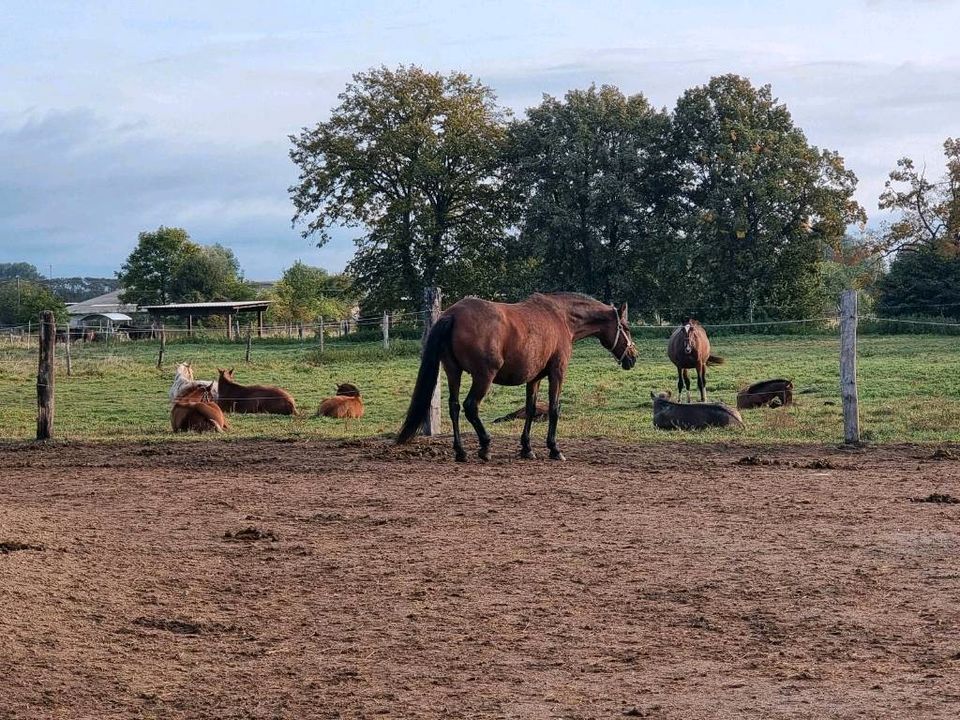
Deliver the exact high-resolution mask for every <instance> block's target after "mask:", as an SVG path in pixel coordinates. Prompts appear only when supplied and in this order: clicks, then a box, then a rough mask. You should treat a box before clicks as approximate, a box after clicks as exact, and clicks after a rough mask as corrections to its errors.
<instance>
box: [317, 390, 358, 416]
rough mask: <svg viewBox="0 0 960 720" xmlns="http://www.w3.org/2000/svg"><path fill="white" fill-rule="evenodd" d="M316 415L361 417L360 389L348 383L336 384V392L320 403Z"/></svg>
mask: <svg viewBox="0 0 960 720" xmlns="http://www.w3.org/2000/svg"><path fill="white" fill-rule="evenodd" d="M317 415H322V416H323V417H332V418H361V417H363V398H362V397H360V389H359V388H358V387H357V386H356V385H351V384H350V383H341V384H340V385H337V394H336V395H335V396H334V397H331V398H327V399H326V400H324V401H323V402H322V403H320V407H319V408H317Z"/></svg>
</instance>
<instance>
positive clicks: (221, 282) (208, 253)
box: [170, 243, 256, 302]
mask: <svg viewBox="0 0 960 720" xmlns="http://www.w3.org/2000/svg"><path fill="white" fill-rule="evenodd" d="M170 288H171V297H173V298H175V299H176V301H177V302H209V301H216V300H249V299H252V298H253V297H254V296H255V295H256V291H255V290H254V289H253V287H252V286H250V285H249V284H247V283H245V282H244V281H243V278H242V274H241V272H240V263H239V262H238V261H237V257H236V255H234V254H233V250H231V249H230V248H226V247H224V246H223V245H220V244H219V243H218V244H214V245H194V244H190V245H187V246H185V247H184V249H183V253H182V255H181V257H180V259H179V261H178V262H177V265H176V267H175V269H174V274H173V279H172V282H171V284H170Z"/></svg>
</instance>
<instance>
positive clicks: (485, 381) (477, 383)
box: [463, 375, 493, 460]
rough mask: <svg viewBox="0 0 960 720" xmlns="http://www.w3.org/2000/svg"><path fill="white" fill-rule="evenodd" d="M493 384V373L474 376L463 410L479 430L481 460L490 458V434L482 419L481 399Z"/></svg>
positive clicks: (479, 454)
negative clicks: (484, 375)
mask: <svg viewBox="0 0 960 720" xmlns="http://www.w3.org/2000/svg"><path fill="white" fill-rule="evenodd" d="M492 384H493V375H490V376H489V377H476V376H474V378H473V383H472V384H471V385H470V392H468V393H467V397H466V399H465V400H464V401H463V412H464V414H465V415H466V416H467V420H469V421H470V424H471V425H473V429H474V430H476V431H477V439H478V440H479V441H480V449H479V450H478V451H477V456H478V457H479V458H480V459H481V460H489V459H490V434H489V433H488V432H487V429H486V428H485V427H484V426H483V423H482V422H481V421H480V401H481V400H483V398H484V396H485V395H486V394H487V391H488V390H490V385H492Z"/></svg>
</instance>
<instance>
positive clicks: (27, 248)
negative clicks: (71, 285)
mask: <svg viewBox="0 0 960 720" xmlns="http://www.w3.org/2000/svg"><path fill="white" fill-rule="evenodd" d="M0 166H2V167H3V168H4V172H3V174H2V175H0V250H2V254H3V256H4V259H9V260H20V259H22V260H27V261H29V262H33V263H34V264H36V265H37V266H38V267H41V268H44V269H45V268H46V267H47V266H48V264H50V263H52V264H53V266H54V271H55V272H56V271H57V268H62V270H63V272H65V273H69V274H97V275H110V274H112V272H113V271H114V270H116V269H118V268H119V266H120V264H121V263H122V262H123V260H124V259H125V258H126V256H127V254H129V252H130V251H131V250H132V249H133V247H134V246H135V244H136V240H137V234H138V233H139V232H140V231H142V230H148V229H154V228H156V227H157V226H159V225H161V224H163V225H174V226H182V227H185V228H186V229H187V230H188V231H189V232H190V233H191V236H192V237H193V238H194V239H195V240H197V241H198V242H202V243H213V242H220V243H223V244H225V245H228V246H230V247H232V248H234V250H235V251H236V253H237V256H238V258H239V259H240V262H241V265H242V266H243V267H244V268H245V270H246V273H247V275H248V276H250V277H257V278H269V277H276V276H277V275H278V274H279V272H280V271H281V270H282V268H283V267H285V266H286V265H288V264H289V263H290V262H292V259H293V258H295V257H301V258H303V259H304V261H306V262H310V263H313V264H318V263H326V264H327V265H328V266H329V267H331V268H333V269H339V268H341V267H342V265H343V264H344V263H345V261H346V258H347V257H348V255H349V252H350V249H351V248H350V243H349V237H350V236H348V235H347V234H341V236H340V237H338V238H337V239H336V240H335V241H334V243H332V244H331V247H330V248H329V249H325V250H322V251H318V250H317V249H316V248H315V246H314V245H313V244H312V243H311V241H309V240H305V239H303V238H302V237H300V234H299V232H298V231H297V230H294V229H292V228H291V226H290V217H291V215H292V206H291V204H290V202H289V199H288V197H287V193H286V188H287V187H288V186H289V185H290V184H291V183H293V182H295V180H296V169H295V167H294V166H293V165H292V163H291V162H290V160H289V159H288V157H287V145H286V142H285V139H284V140H279V141H276V142H269V143H248V144H245V145H243V144H237V143H230V144H217V143H210V142H196V141H193V142H191V141H189V140H179V141H178V140H174V139H171V138H169V137H164V136H161V135H159V134H157V133H156V132H155V130H154V129H152V128H151V126H150V125H149V123H147V122H145V121H142V120H141V121H137V122H125V123H111V122H109V121H107V120H105V119H104V118H102V117H100V116H98V115H97V114H95V113H93V112H91V111H89V110H83V109H80V110H72V111H68V112H52V113H46V114H43V115H35V114H31V115H29V116H28V117H26V118H25V119H23V120H22V121H21V122H20V123H14V124H10V123H9V122H8V123H7V124H6V127H4V128H3V129H0Z"/></svg>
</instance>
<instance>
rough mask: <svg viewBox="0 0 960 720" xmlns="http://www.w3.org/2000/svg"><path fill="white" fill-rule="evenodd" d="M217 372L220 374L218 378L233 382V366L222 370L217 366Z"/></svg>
mask: <svg viewBox="0 0 960 720" xmlns="http://www.w3.org/2000/svg"><path fill="white" fill-rule="evenodd" d="M217 373H218V374H219V376H220V380H226V381H227V382H233V368H230V369H229V370H224V369H223V368H217Z"/></svg>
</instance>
